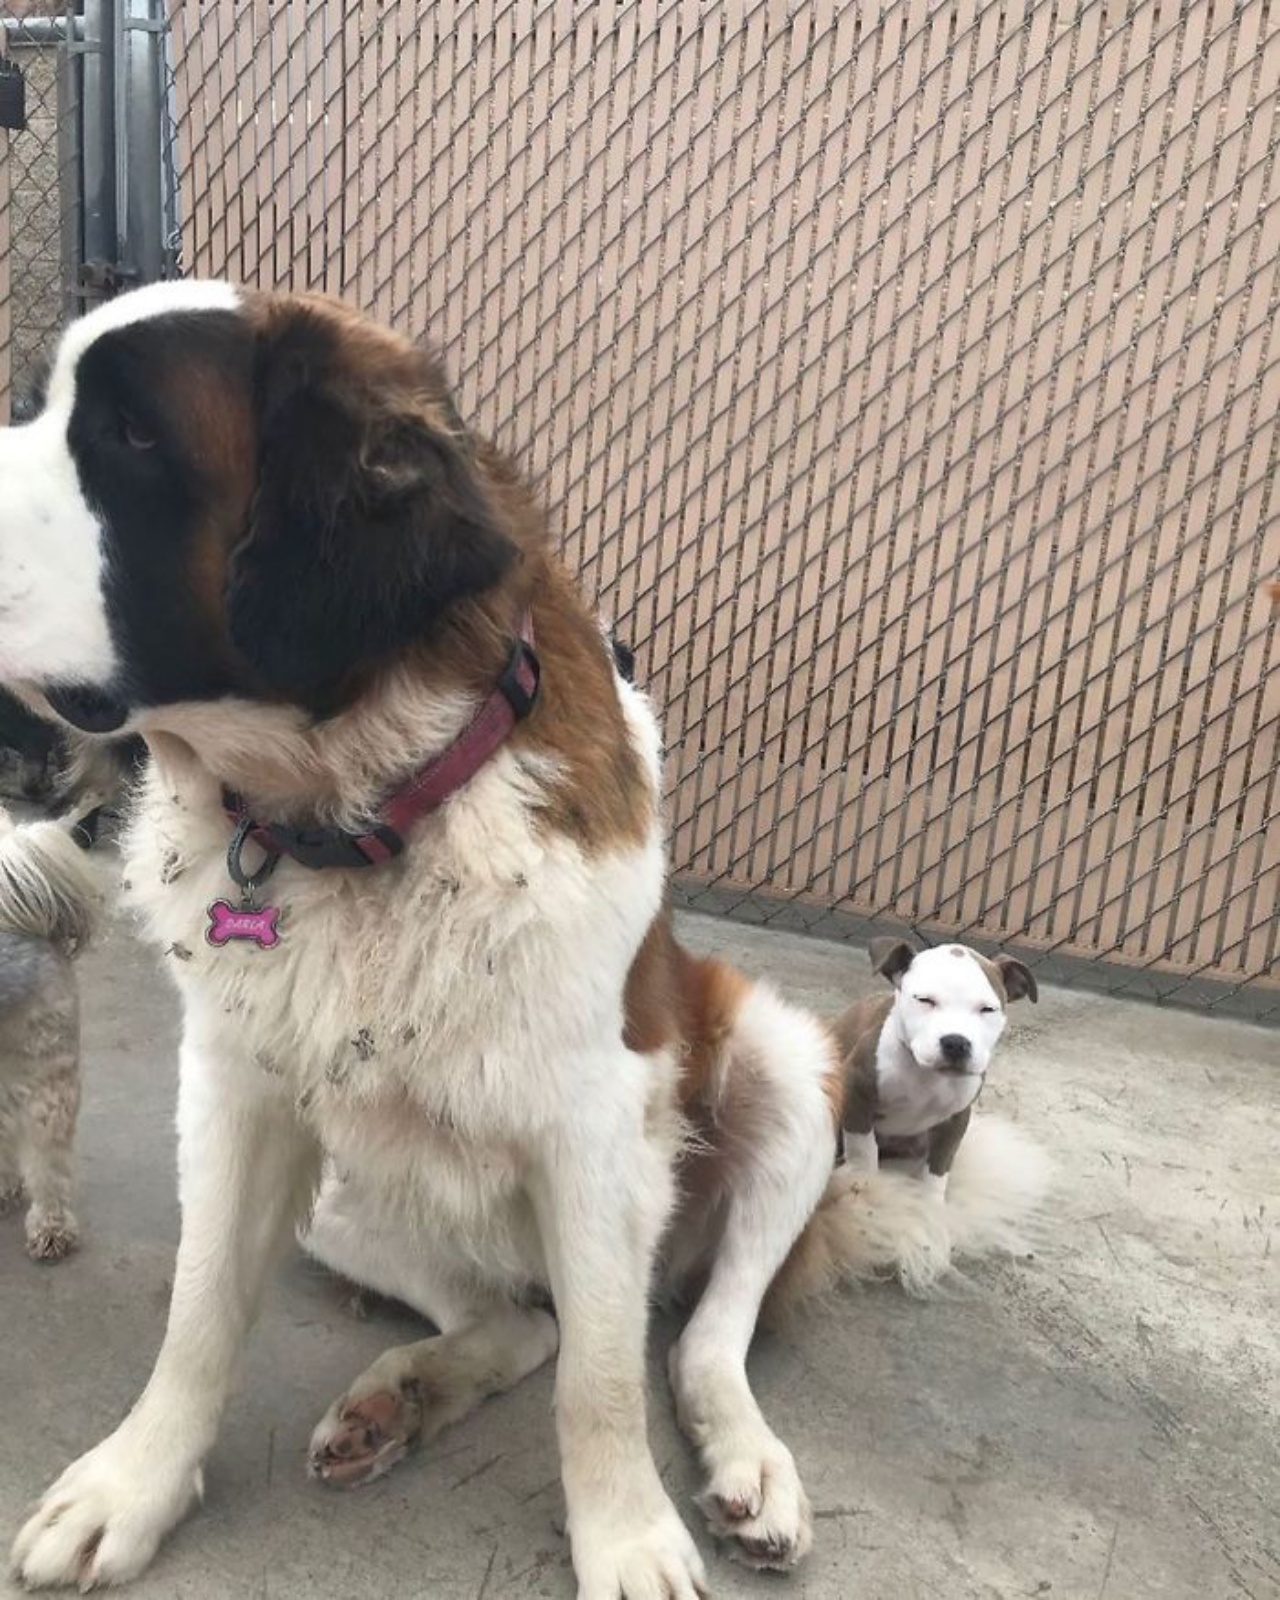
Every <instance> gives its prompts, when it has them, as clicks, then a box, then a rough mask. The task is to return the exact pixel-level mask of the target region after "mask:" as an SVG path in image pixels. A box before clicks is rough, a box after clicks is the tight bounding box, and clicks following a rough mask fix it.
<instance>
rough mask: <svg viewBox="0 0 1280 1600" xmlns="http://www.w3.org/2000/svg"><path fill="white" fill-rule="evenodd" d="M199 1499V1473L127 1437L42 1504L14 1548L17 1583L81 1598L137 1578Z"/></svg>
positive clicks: (67, 1475) (84, 1463)
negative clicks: (71, 1592) (70, 1592)
mask: <svg viewBox="0 0 1280 1600" xmlns="http://www.w3.org/2000/svg"><path fill="white" fill-rule="evenodd" d="M126 1427H127V1424H126ZM199 1494H200V1471H199V1468H192V1467H187V1466H184V1465H182V1464H180V1463H177V1462H169V1463H166V1462H164V1461H163V1460H161V1459H158V1451H157V1449H156V1447H155V1446H154V1443H153V1444H152V1446H151V1448H150V1449H146V1448H143V1447H142V1445H141V1444H135V1443H134V1442H133V1441H132V1440H131V1439H129V1437H128V1436H127V1435H126V1433H125V1430H124V1429H121V1430H120V1431H119V1432H118V1433H114V1434H112V1435H111V1437H110V1438H109V1439H104V1440H103V1442H102V1443H101V1444H100V1445H99V1446H98V1447H97V1449H96V1450H91V1451H90V1452H89V1453H88V1455H86V1456H82V1457H81V1458H80V1460H79V1461H77V1462H75V1463H74V1464H73V1465H72V1466H70V1467H68V1468H67V1470H66V1471H65V1472H64V1473H63V1474H62V1476H61V1477H60V1478H59V1479H58V1481H57V1483H55V1484H54V1486H53V1488H52V1489H50V1490H49V1491H48V1493H47V1494H46V1495H45V1497H44V1499H43V1500H41V1502H40V1504H39V1505H38V1506H37V1507H36V1509H35V1511H34V1512H33V1513H32V1515H31V1517H30V1519H29V1520H28V1522H27V1524H26V1526H25V1527H24V1528H23V1529H22V1531H21V1533H19V1535H18V1537H17V1540H16V1541H15V1543H14V1546H13V1576H14V1578H15V1579H16V1581H17V1582H18V1583H19V1584H21V1585H22V1586H23V1587H25V1588H28V1589H48V1588H64V1587H67V1588H69V1587H71V1586H72V1585H74V1586H75V1587H77V1588H79V1589H80V1590H81V1591H82V1592H87V1591H88V1590H90V1589H95V1588H99V1587H105V1586H106V1585H108V1584H113V1583H124V1582H126V1581H127V1580H128V1579H130V1578H136V1577H137V1575H138V1574H139V1573H140V1572H142V1571H143V1569H144V1568H145V1567H146V1566H147V1565H148V1564H149V1563H150V1561H151V1558H152V1556H154V1555H155V1553H156V1550H157V1548H158V1547H159V1544H160V1541H161V1539H163V1538H164V1536H165V1534H166V1533H168V1531H169V1529H170V1528H172V1527H173V1525H174V1524H175V1523H176V1522H177V1521H178V1520H179V1518H180V1517H182V1515H183V1514H184V1513H185V1512H186V1510H187V1509H188V1507H189V1506H190V1505H191V1503H192V1502H193V1501H194V1500H196V1499H197V1498H198V1497H199Z"/></svg>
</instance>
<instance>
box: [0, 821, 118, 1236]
mask: <svg viewBox="0 0 1280 1600" xmlns="http://www.w3.org/2000/svg"><path fill="white" fill-rule="evenodd" d="M95 901H96V893H95V890H94V883H93V878H92V875H91V873H90V870H89V868H88V866H87V865H86V863H85V859H84V856H83V855H82V853H81V852H80V851H79V850H78V849H77V848H76V846H75V844H74V843H73V842H72V840H71V838H70V837H69V835H68V834H67V833H66V831H65V830H64V829H63V828H62V826H61V825H60V824H58V823H56V822H33V823H31V824H29V825H28V826H26V827H15V826H14V824H13V823H12V821H11V820H10V818H9V817H8V815H7V814H6V813H5V812H4V811H3V810H0V1213H3V1212H6V1211H10V1210H13V1209H14V1208H15V1207H17V1206H19V1205H21V1204H22V1203H23V1202H24V1201H25V1202H26V1203H27V1216H26V1233H27V1252H28V1254H29V1255H30V1256H31V1257H32V1258H33V1260H36V1261H57V1260H59V1259H61V1257H63V1256H65V1255H66V1254H68V1252H69V1251H71V1250H73V1249H74V1248H75V1246H76V1243H77V1240H78V1229H77V1225H76V1219H75V1216H74V1215H73V1213H72V1210H71V1147H72V1140H73V1138H74V1135H75V1126H76V1113H77V1111H78V1109H79V1106H80V1007H79V996H78V992H77V986H76V978H75V973H74V971H73V970H72V965H71V958H72V957H73V956H74V955H75V953H76V951H77V950H79V949H80V948H81V947H82V946H83V945H84V943H85V941H86V940H87V939H88V937H89V934H90V932H91V931H92V925H93V916H94V909H95Z"/></svg>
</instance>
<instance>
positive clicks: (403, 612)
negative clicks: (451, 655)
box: [226, 307, 517, 709]
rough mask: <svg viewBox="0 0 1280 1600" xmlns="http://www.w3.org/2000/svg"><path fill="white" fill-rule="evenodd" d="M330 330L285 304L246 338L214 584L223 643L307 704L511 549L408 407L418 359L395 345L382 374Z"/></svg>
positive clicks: (417, 632)
mask: <svg viewBox="0 0 1280 1600" xmlns="http://www.w3.org/2000/svg"><path fill="white" fill-rule="evenodd" d="M343 326H344V325H343V324H341V323H339V322H337V321H336V320H334V319H332V318H327V317H326V316H325V315H324V314H323V313H320V312H317V311H315V310H313V309H310V308H304V307H299V308H294V309H293V310H291V312H290V313H289V314H288V316H287V317H285V318H284V319H283V323H282V325H280V324H278V325H276V326H275V327H274V328H273V327H269V328H268V329H267V330H266V331H264V332H263V333H262V334H261V335H260V336H259V348H258V351H257V356H256V363H255V384H254V389H255V394H254V404H255V410H256V420H257V428H258V481H257V490H256V494H255V497H254V504H253V509H252V512H251V515H250V522H249V528H248V531H247V533H246V536H245V538H244V539H243V540H242V542H241V543H240V545H239V546H238V548H237V549H236V550H235V551H234V552H233V554H232V558H231V562H230V566H229V572H228V580H227V596H226V602H227V624H228V630H229V632H230V636H231V640H232V643H233V644H234V645H235V647H236V649H237V650H238V651H239V652H240V653H241V654H242V655H243V656H244V657H245V658H246V659H247V661H248V662H249V664H250V665H251V666H252V667H253V669H254V671H255V672H256V674H257V675H258V677H259V678H260V679H261V680H262V681H263V682H264V683H265V684H266V685H267V686H268V687H269V688H271V689H273V690H275V691H277V692H278V693H280V694H282V695H285V696H287V697H289V698H293V699H297V700H298V701H299V702H300V703H302V704H306V705H309V706H312V707H314V708H317V709H323V707H324V705H325V703H326V701H327V700H328V699H330V698H331V696H332V695H333V692H334V690H335V688H336V687H337V686H338V685H340V684H341V682H342V681H343V680H344V679H345V678H346V677H347V676H348V675H349V674H350V673H352V672H353V671H355V670H356V669H358V668H360V667H362V666H367V665H371V664H373V663H375V662H377V661H379V660H385V659H387V658H389V657H391V656H393V655H394V654H395V652H396V651H397V650H400V649H402V648H403V647H404V646H405V645H407V644H409V643H410V642H411V641H412V640H414V639H417V638H421V637H422V636H423V635H424V634H426V633H427V632H428V631H429V629H430V628H431V625H432V624H433V623H434V622H435V621H436V620H437V619H438V618H439V617H440V616H442V615H443V614H444V612H445V611H446V610H448V608H449V607H450V606H451V605H453V604H454V603H455V602H457V601H458V600H461V599H465V598H466V597H468V596H470V595H475V594H479V593H481V592H482V591H483V590H485V589H488V588H490V587H492V585H494V584H495V583H497V582H498V580H499V579H500V578H501V577H502V576H503V574H504V573H505V572H506V571H507V569H508V568H509V567H510V565H511V564H512V563H513V562H514V561H515V559H516V555H517V552H516V549H515V546H514V545H513V544H512V543H511V541H510V540H509V539H508V538H507V537H506V535H505V534H504V533H503V532H502V530H501V528H500V526H499V521H498V518H497V516H496V514H495V512H494V510H493V508H492V507H491V506H490V505H489V503H488V501H487V499H486V496H485V492H484V489H483V487H482V486H481V484H480V482H479V480H478V478H477V476H476V473H475V470H474V467H473V465H472V463H471V461H470V459H469V452H468V451H467V449H466V446H465V444H463V443H462V442H460V440H459V439H458V438H457V437H456V436H455V435H453V434H452V433H450V432H447V431H445V429H444V428H442V427H440V426H437V425H434V424H433V422H432V421H431V420H430V416H429V413H428V410H427V408H426V406H425V405H424V404H422V403H421V400H420V398H419V395H418V392H416V390H415V385H414V377H415V372H414V370H413V367H412V364H413V363H414V362H415V361H418V360H421V362H422V363H423V369H422V378H423V385H424V387H425V385H426V383H427V381H428V377H429V374H428V371H427V368H426V365H425V362H426V358H425V357H418V356H417V355H416V353H414V352H411V351H404V352H401V351H400V350H399V349H395V350H394V351H393V352H392V353H393V354H394V355H395V356H396V357H397V358H398V367H395V368H392V370H386V369H385V368H384V367H382V366H381V365H380V364H379V362H378V361H377V359H376V356H377V350H376V347H374V346H372V345H371V346H370V347H368V348H364V347H360V346H357V347H356V348H355V349H354V350H348V349H344V348H343V342H342V341H343V332H342V330H343ZM357 326H358V325H357ZM406 369H408V370H406Z"/></svg>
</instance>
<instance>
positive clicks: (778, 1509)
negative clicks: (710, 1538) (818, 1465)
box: [697, 1440, 813, 1572]
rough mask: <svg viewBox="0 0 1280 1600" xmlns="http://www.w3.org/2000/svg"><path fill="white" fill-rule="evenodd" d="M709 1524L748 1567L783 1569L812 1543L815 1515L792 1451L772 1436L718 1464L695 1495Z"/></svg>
mask: <svg viewBox="0 0 1280 1600" xmlns="http://www.w3.org/2000/svg"><path fill="white" fill-rule="evenodd" d="M697 1503H698V1506H699V1508H700V1510H701V1511H702V1513H703V1515H704V1516H705V1517H706V1519H707V1526H708V1527H709V1528H710V1530H711V1532H712V1533H713V1534H714V1535H715V1537H716V1538H717V1539H721V1540H723V1541H724V1543H725V1545H726V1546H727V1548H728V1550H729V1553H730V1554H731V1555H733V1556H735V1557H736V1558H737V1559H738V1560H739V1561H741V1562H743V1563H744V1564H745V1565H746V1566H749V1567H755V1568H757V1569H759V1570H762V1571H773V1572H786V1571H787V1570H788V1569H789V1568H791V1567H794V1566H795V1565H796V1563H797V1562H799V1561H801V1560H803V1559H804V1557H805V1556H806V1555H808V1553H809V1551H810V1549H812V1547H813V1514H812V1512H811V1511H810V1509H809V1499H808V1496H807V1495H806V1494H805V1492H804V1488H803V1486H802V1485H801V1482H800V1475H799V1473H798V1472H797V1471H796V1466H795V1462H794V1461H793V1460H792V1458H791V1453H790V1451H788V1450H787V1449H786V1447H785V1446H784V1445H781V1444H779V1443H778V1441H776V1440H771V1441H770V1446H769V1448H768V1449H767V1450H765V1451H763V1452H761V1453H760V1454H754V1453H744V1454H742V1455H740V1456H735V1457H732V1458H729V1459H726V1460H724V1461H722V1462H720V1463H718V1464H717V1465H716V1467H715V1468H714V1470H713V1471H712V1473H711V1477H710V1480H709V1481H708V1483H707V1487H706V1488H705V1489H704V1490H703V1492H702V1493H701V1494H700V1495H699V1496H698V1502H697Z"/></svg>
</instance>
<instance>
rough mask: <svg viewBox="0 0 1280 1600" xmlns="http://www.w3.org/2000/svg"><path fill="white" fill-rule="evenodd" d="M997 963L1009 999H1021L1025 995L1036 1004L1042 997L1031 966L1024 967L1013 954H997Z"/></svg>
mask: <svg viewBox="0 0 1280 1600" xmlns="http://www.w3.org/2000/svg"><path fill="white" fill-rule="evenodd" d="M995 964H996V966H997V967H998V968H999V969H1000V979H1001V982H1002V983H1003V984H1004V992H1005V993H1006V994H1007V995H1008V996H1009V999H1010V1000H1021V999H1022V998H1023V996H1024V995H1025V996H1026V998H1027V999H1028V1000H1030V1001H1031V1003H1032V1005H1035V1004H1036V1002H1037V1001H1038V1000H1039V999H1040V991H1039V989H1037V988H1036V980H1035V979H1034V978H1033V977H1032V975H1031V971H1030V968H1028V967H1024V966H1023V964H1022V962H1021V961H1015V960H1014V958H1013V957H1012V956H997V957H996V963H995Z"/></svg>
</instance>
